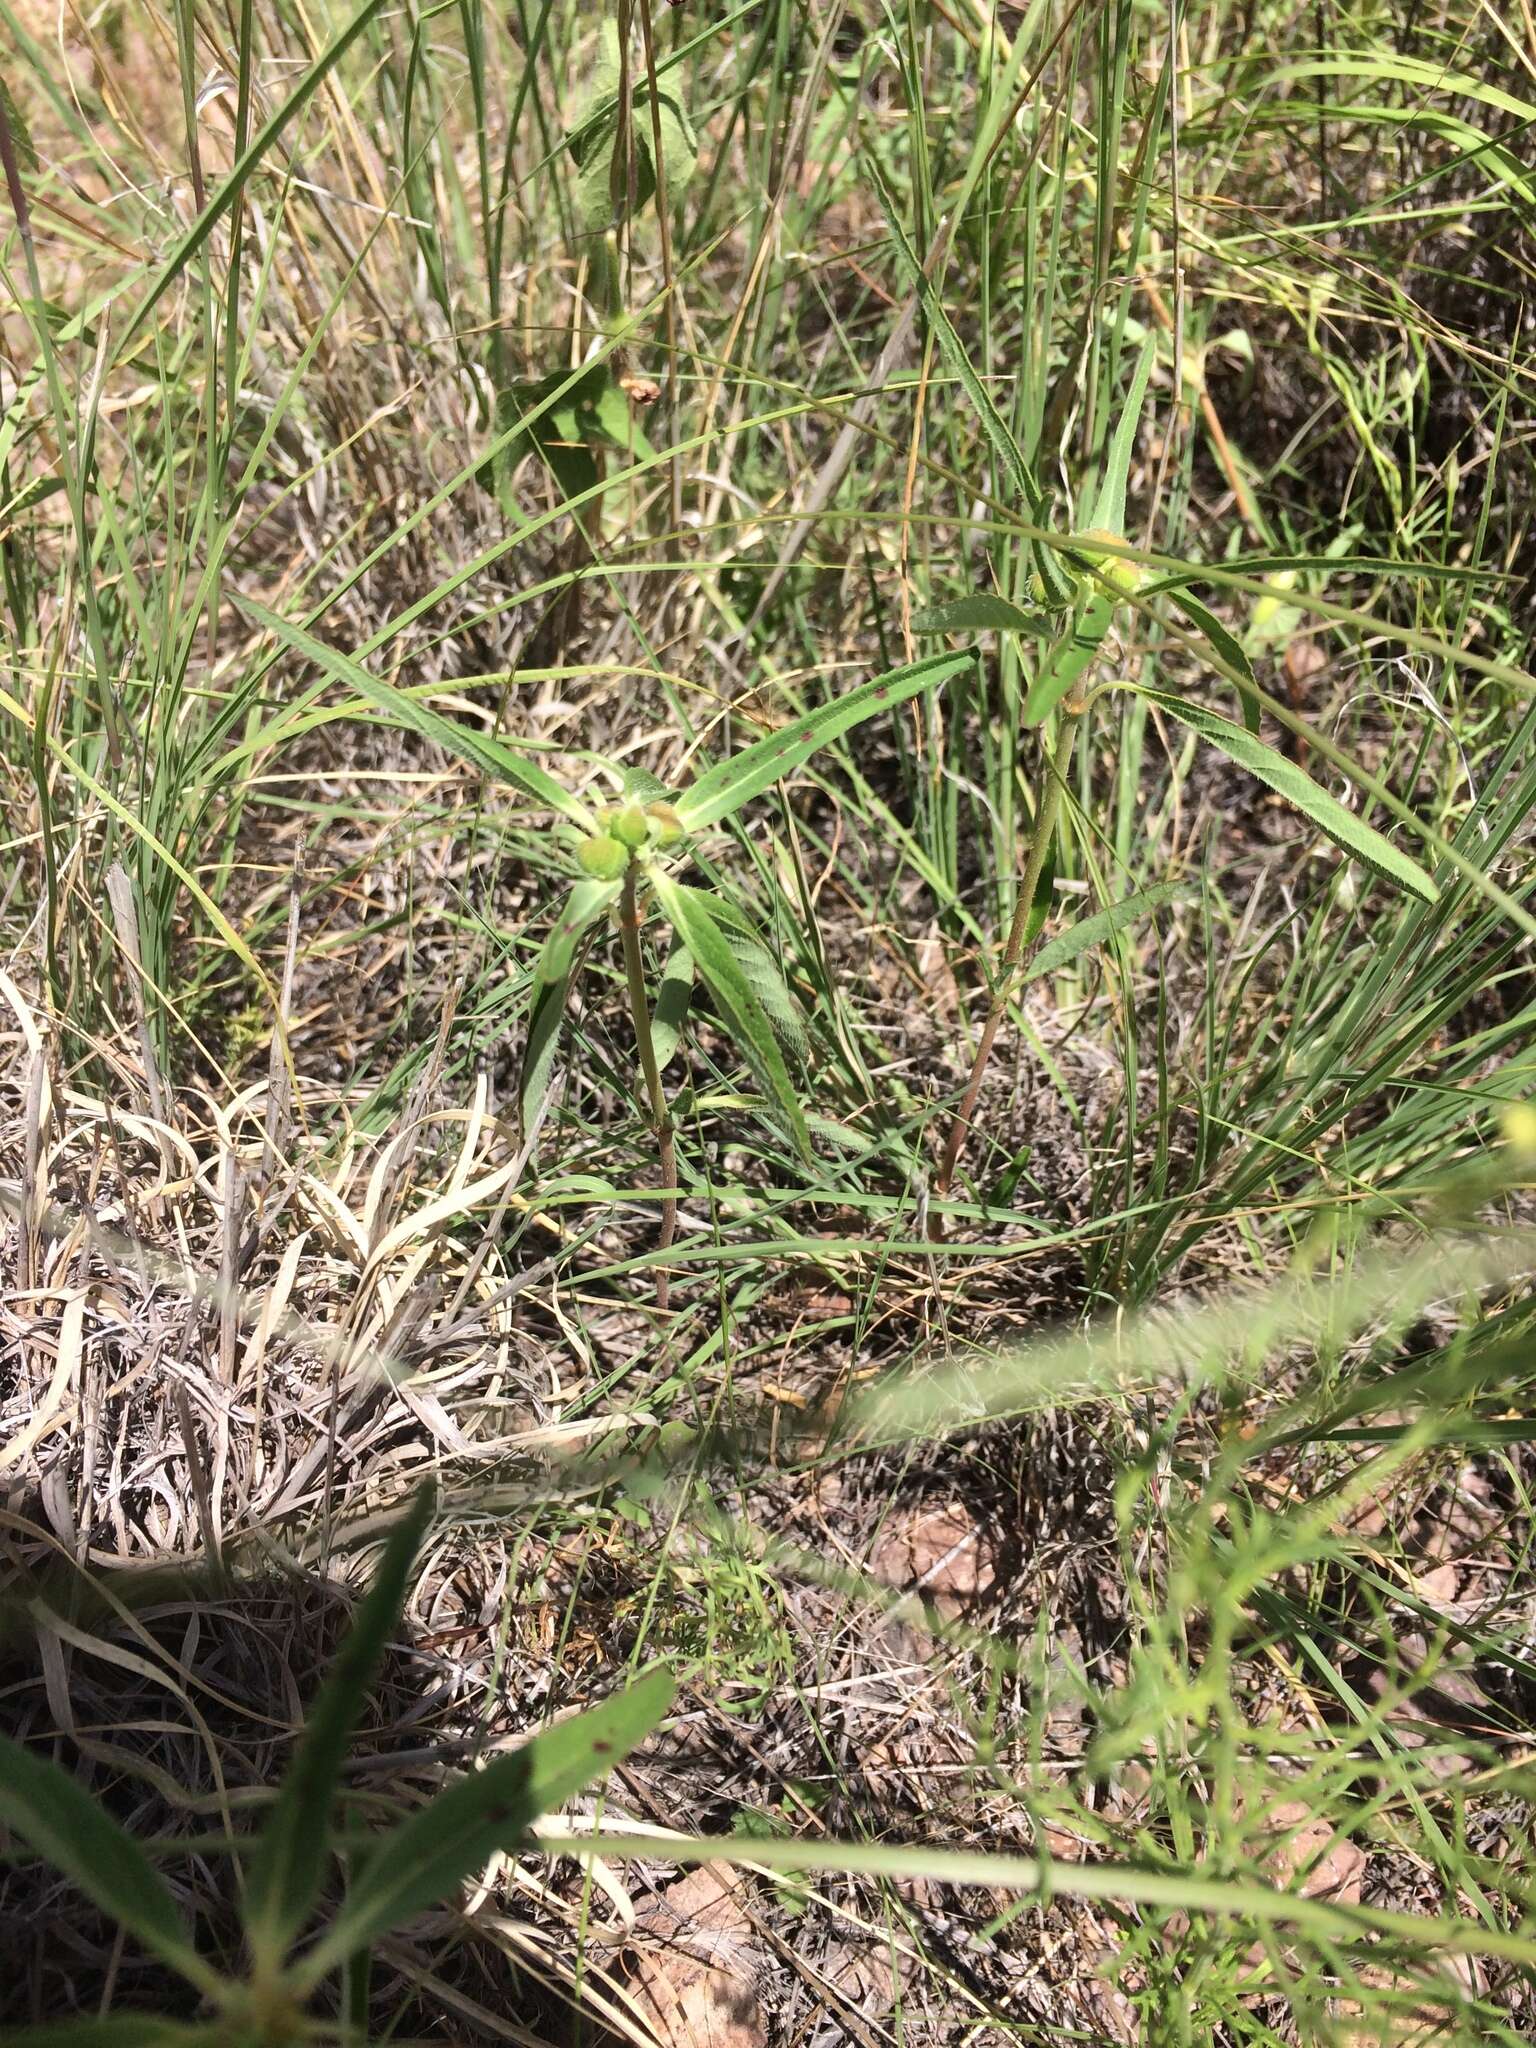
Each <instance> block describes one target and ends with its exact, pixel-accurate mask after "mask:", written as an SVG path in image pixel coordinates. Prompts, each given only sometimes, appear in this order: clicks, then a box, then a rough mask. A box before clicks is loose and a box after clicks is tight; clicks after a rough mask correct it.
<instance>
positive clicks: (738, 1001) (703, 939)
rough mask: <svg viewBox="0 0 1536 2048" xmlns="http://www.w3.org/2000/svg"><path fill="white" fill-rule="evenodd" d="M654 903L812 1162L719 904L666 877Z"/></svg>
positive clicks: (789, 1087)
mask: <svg viewBox="0 0 1536 2048" xmlns="http://www.w3.org/2000/svg"><path fill="white" fill-rule="evenodd" d="M652 883H653V886H654V888H655V891H656V901H657V903H658V904H659V906H660V908H661V911H662V915H663V916H664V917H666V918H668V919H669V920H670V922H671V924H672V927H673V929H674V930H675V931H676V933H677V935H678V937H679V938H680V939H681V940H682V942H683V944H684V945H685V946H686V947H687V948H688V951H689V952H690V953H691V954H692V955H693V958H694V961H695V963H696V965H697V967H698V971H699V973H700V975H701V976H702V977H703V979H704V982H705V985H706V986H707V988H708V989H709V992H710V994H711V995H712V996H713V997H714V999H715V1002H716V1004H717V1005H718V1007H719V1009H720V1012H721V1014H722V1016H723V1017H724V1019H725V1022H726V1023H727V1024H728V1025H729V1026H730V1028H731V1030H732V1032H733V1033H734V1034H735V1038H736V1044H737V1049H738V1050H739V1051H740V1053H741V1055H742V1057H743V1058H744V1059H745V1060H746V1062H747V1064H748V1066H749V1067H750V1068H751V1069H752V1072H753V1073H754V1075H755V1076H756V1077H757V1080H758V1083H759V1085H760V1086H761V1087H762V1089H763V1092H764V1094H765V1095H766V1096H767V1097H768V1099H769V1101H770V1103H771V1104H772V1105H773V1107H774V1108H775V1109H776V1110H777V1111H778V1113H779V1115H780V1116H781V1117H782V1118H783V1120H784V1125H785V1128H786V1130H787V1131H788V1133H789V1135H790V1137H791V1138H792V1139H793V1140H794V1143H795V1147H796V1149H797V1150H798V1151H799V1153H800V1155H801V1157H802V1158H803V1159H805V1160H807V1161H808V1160H809V1159H810V1157H811V1140H810V1134H809V1132H808V1131H807V1129H806V1123H805V1112H804V1110H803V1109H802V1108H801V1105H800V1099H799V1097H798V1095H797V1094H796V1093H795V1089H794V1085H793V1083H792V1082H791V1080H790V1078H789V1070H788V1068H787V1067H786V1066H785V1064H784V1055H783V1053H782V1051H781V1050H780V1048H779V1041H778V1036H777V1034H776V1033H775V1031H774V1027H773V1023H772V1020H771V1019H770V1017H769V1015H768V1012H767V1010H766V1009H765V1008H764V1005H763V1001H762V998H761V996H760V995H759V993H758V991H757V989H756V988H754V987H753V985H752V981H751V979H750V978H749V976H748V974H747V972H746V971H745V970H744V969H743V967H742V964H741V962H740V960H739V959H738V958H737V955H736V950H735V947H734V946H733V945H732V943H731V940H730V938H729V937H728V936H727V934H726V933H725V932H724V931H723V930H722V929H721V926H720V922H719V916H718V911H719V908H720V906H719V903H718V899H717V898H715V897H713V896H709V895H706V894H705V892H704V891H703V890H700V889H689V888H685V887H684V886H683V885H682V883H680V882H674V881H673V880H672V878H671V877H670V876H669V875H663V874H656V875H654V876H653V877H652Z"/></svg>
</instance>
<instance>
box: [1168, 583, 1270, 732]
mask: <svg viewBox="0 0 1536 2048" xmlns="http://www.w3.org/2000/svg"><path fill="white" fill-rule="evenodd" d="M1166 595H1167V599H1168V602H1169V604H1171V605H1172V606H1173V608H1174V610H1175V611H1178V612H1182V613H1183V615H1184V617H1185V618H1186V619H1188V621H1189V623H1190V624H1191V625H1192V626H1193V627H1194V629H1195V631H1196V632H1197V633H1199V634H1200V636H1201V637H1202V639H1204V640H1206V641H1207V642H1208V643H1209V645H1210V647H1211V650H1212V652H1213V653H1214V654H1215V656H1216V658H1217V660H1218V661H1224V662H1225V663H1226V664H1227V667H1228V668H1229V669H1230V670H1231V671H1232V673H1233V680H1234V682H1235V684H1236V687H1237V699H1238V703H1239V705H1240V706H1241V707H1242V714H1243V724H1244V725H1245V726H1246V727H1247V728H1248V730H1249V732H1251V733H1255V734H1256V733H1257V732H1258V730H1259V700H1258V697H1257V696H1256V695H1255V694H1254V693H1255V691H1256V690H1257V689H1258V679H1257V678H1256V677H1255V675H1254V673H1253V663H1252V662H1251V661H1250V660H1249V659H1248V657H1247V655H1246V654H1245V653H1244V652H1243V650H1242V647H1241V646H1240V645H1239V644H1238V642H1237V640H1236V639H1235V638H1234V637H1233V635H1232V634H1231V633H1229V632H1228V631H1227V628H1226V627H1225V626H1224V625H1223V624H1222V623H1221V621H1220V619H1218V618H1217V617H1216V614H1215V613H1214V612H1212V611H1208V610H1207V609H1206V607H1205V606H1204V605H1203V604H1201V602H1200V600H1199V599H1198V598H1195V597H1191V596H1190V594H1189V592H1188V591H1187V590H1170V591H1168V592H1167V593H1166Z"/></svg>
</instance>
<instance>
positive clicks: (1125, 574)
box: [1077, 526, 1146, 597]
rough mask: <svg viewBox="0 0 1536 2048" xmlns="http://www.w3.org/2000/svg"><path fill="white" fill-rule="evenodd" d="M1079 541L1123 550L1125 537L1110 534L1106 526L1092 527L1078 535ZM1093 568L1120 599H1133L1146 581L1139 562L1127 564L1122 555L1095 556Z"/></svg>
mask: <svg viewBox="0 0 1536 2048" xmlns="http://www.w3.org/2000/svg"><path fill="white" fill-rule="evenodd" d="M1077 538H1078V539H1079V540H1088V541H1102V542H1103V543H1104V544H1105V546H1106V547H1114V548H1123V547H1124V546H1125V536H1124V534H1122V533H1111V532H1110V530H1109V528H1108V527H1107V526H1095V527H1092V528H1091V529H1090V530H1089V531H1088V532H1087V533H1080V534H1079V535H1078V536H1077ZM1093 566H1094V568H1095V569H1097V571H1098V572H1099V574H1100V575H1101V576H1102V577H1103V578H1104V581H1105V582H1106V583H1107V584H1108V585H1109V586H1110V588H1111V589H1112V590H1118V591H1119V592H1120V595H1121V596H1122V597H1134V596H1135V595H1136V593H1137V591H1138V590H1140V588H1141V586H1142V584H1143V583H1144V582H1145V581H1146V571H1145V570H1144V569H1143V568H1142V566H1141V564H1140V562H1128V561H1127V560H1126V559H1125V557H1124V556H1123V555H1095V556H1094V557H1093Z"/></svg>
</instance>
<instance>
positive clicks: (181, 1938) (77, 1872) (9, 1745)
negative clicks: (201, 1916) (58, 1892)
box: [0, 1735, 211, 1988]
mask: <svg viewBox="0 0 1536 2048" xmlns="http://www.w3.org/2000/svg"><path fill="white" fill-rule="evenodd" d="M0 1820H3V1821H4V1822H5V1824H6V1826H7V1827H9V1828H12V1829H14V1830H15V1832H16V1833H17V1834H18V1835H20V1836H21V1838H22V1840H23V1841H25V1842H29V1843H30V1844H31V1845H32V1847H33V1848H34V1849H35V1850H36V1851H37V1853H38V1855H39V1856H41V1857H43V1858H45V1860H46V1861H47V1862H49V1863H51V1864H52V1865H53V1867H54V1869H55V1870H58V1871H62V1873H63V1874H64V1876H65V1877H67V1878H69V1879H70V1881H71V1882H72V1883H73V1884H76V1885H78V1886H79V1888H80V1890H81V1891H83V1892H84V1893H85V1895H86V1897H87V1898H88V1899H90V1900H92V1901H93V1902H94V1904H96V1905H98V1906H99V1907H100V1908H101V1910H102V1911H103V1912H104V1913H105V1914H107V1915H108V1916H109V1918H111V1919H113V1920H115V1921H117V1922H118V1923H119V1925H121V1926H123V1927H125V1928H126V1929H127V1930H128V1932H129V1933H130V1934H132V1935H135V1936H137V1938H138V1939H139V1940H140V1941H141V1942H143V1944H144V1946H145V1947H146V1948H147V1949H149V1950H150V1951H151V1953H152V1954H154V1955H157V1956H159V1957H160V1958H161V1960H162V1961H164V1962H167V1963H169V1964H170V1965H171V1966H172V1968H173V1969H176V1970H179V1971H180V1972H181V1974H182V1975H183V1976H184V1977H187V1978H190V1979H191V1981H192V1982H193V1983H194V1984H198V1985H201V1986H203V1987H205V1988H206V1986H207V1983H208V1981H209V1978H210V1976H211V1972H210V1971H209V1970H208V1968H207V1966H206V1965H205V1964H204V1963H202V1961H201V1960H200V1958H199V1957H198V1956H197V1954H196V1953H195V1952H194V1950H193V1948H192V1945H191V1943H190V1942H189V1941H188V1939H187V1937H186V1934H185V1932H184V1930H183V1928H182V1924H181V1916H180V1914H179V1913H178V1912H177V1910H176V1901H175V1900H174V1899H173V1898H172V1897H171V1894H170V1892H169V1891H168V1890H167V1889H166V1887H165V1885H164V1883H163V1882H162V1880H161V1878H160V1876H159V1873H158V1872H157V1871H156V1870H155V1869H154V1867H153V1865H152V1864H151V1863H150V1862H149V1860H148V1858H147V1857H146V1856H145V1854H144V1852H143V1850H142V1849H140V1848H139V1846H138V1844H137V1843H136V1842H134V1841H133V1840H131V1838H130V1837H129V1836H128V1835H127V1834H125V1833H124V1832H123V1830H122V1829H121V1828H120V1827H119V1826H118V1824H117V1822H116V1821H115V1820H113V1819H112V1818H111V1817H110V1815H108V1814H107V1813H106V1812H104V1811H103V1809H102V1808H101V1807H100V1806H98V1805H97V1803H96V1801H95V1800H94V1799H92V1797H91V1796H90V1794H89V1793H88V1792H87V1791H86V1790H85V1788H84V1787H83V1786H82V1785H79V1784H77V1783H76V1782H75V1780H74V1779H73V1778H72V1777H71V1776H70V1775H69V1773H68V1772H67V1771H63V1770H60V1768H59V1766H58V1765H57V1764H56V1763H53V1762H51V1761H50V1760H49V1759H48V1758H46V1757H40V1756H35V1755H34V1754H33V1753H32V1751H31V1750H29V1749H25V1748H23V1746H22V1745H21V1744H20V1743H19V1742H13V1741H12V1740H11V1739H10V1737H9V1736H6V1735H0Z"/></svg>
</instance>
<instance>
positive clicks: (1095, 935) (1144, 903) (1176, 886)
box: [1020, 882, 1183, 986]
mask: <svg viewBox="0 0 1536 2048" xmlns="http://www.w3.org/2000/svg"><path fill="white" fill-rule="evenodd" d="M1182 887H1183V885H1182V884H1181V883H1179V882H1159V883H1158V884H1157V885H1156V887H1155V888H1151V889H1138V890H1137V892H1136V894H1135V895H1134V896H1127V897H1125V898H1123V899H1122V901H1120V902H1119V903H1111V904H1110V905H1109V907H1108V909H1107V910H1098V911H1095V912H1094V914H1093V916H1092V917H1084V918H1080V919H1079V920H1078V922H1077V923H1076V924H1072V925H1068V927H1067V929H1066V930H1065V931H1064V932H1058V933H1057V934H1056V936H1055V938H1054V939H1049V940H1047V942H1046V943H1045V945H1043V946H1042V947H1041V948H1040V950H1039V952H1038V953H1037V954H1036V955H1035V957H1034V959H1033V960H1031V961H1030V963H1029V965H1028V966H1027V967H1026V968H1025V970H1024V972H1023V974H1022V975H1021V976H1020V985H1021V986H1022V985H1023V983H1025V982H1029V981H1037V980H1039V979H1040V977H1041V976H1042V975H1046V974H1058V973H1060V971H1061V969H1062V968H1063V967H1066V966H1067V965H1068V964H1069V963H1070V962H1071V961H1073V960H1075V959H1076V958H1077V957H1078V955H1079V954H1080V953H1086V952H1088V951H1089V950H1090V949H1091V948H1092V947H1094V946H1098V945H1102V944H1103V942H1104V941H1105V939H1109V938H1113V937H1114V935H1115V933H1116V932H1119V931H1124V929H1125V927H1126V926H1127V925H1128V924H1134V923H1135V922H1136V920H1137V918H1139V917H1145V916H1146V915H1147V913H1148V911H1151V910H1157V909H1158V908H1160V907H1161V905H1163V904H1164V903H1171V902H1172V901H1173V899H1174V898H1175V897H1176V896H1177V895H1178V894H1179V893H1180V891H1181V889H1182Z"/></svg>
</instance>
